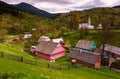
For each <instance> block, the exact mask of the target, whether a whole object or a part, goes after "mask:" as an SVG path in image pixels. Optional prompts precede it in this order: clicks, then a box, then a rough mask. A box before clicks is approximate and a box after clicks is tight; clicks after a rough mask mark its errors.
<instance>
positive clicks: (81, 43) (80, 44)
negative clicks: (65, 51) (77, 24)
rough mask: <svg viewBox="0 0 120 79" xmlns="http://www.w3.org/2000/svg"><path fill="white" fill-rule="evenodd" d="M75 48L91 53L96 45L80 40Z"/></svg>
mask: <svg viewBox="0 0 120 79" xmlns="http://www.w3.org/2000/svg"><path fill="white" fill-rule="evenodd" d="M75 47H76V48H80V49H81V50H83V51H85V52H90V51H93V50H94V49H95V48H96V44H95V43H94V42H93V41H88V40H79V41H78V43H77V44H76V46H75Z"/></svg>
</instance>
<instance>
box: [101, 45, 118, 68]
mask: <svg viewBox="0 0 120 79" xmlns="http://www.w3.org/2000/svg"><path fill="white" fill-rule="evenodd" d="M102 46H103V45H102ZM102 46H101V49H102ZM103 57H105V58H108V63H109V65H108V67H111V64H112V63H115V62H118V63H119V65H120V48H119V47H116V46H112V45H108V44H105V47H104V53H103ZM116 66H117V65H116ZM119 69H120V66H119Z"/></svg>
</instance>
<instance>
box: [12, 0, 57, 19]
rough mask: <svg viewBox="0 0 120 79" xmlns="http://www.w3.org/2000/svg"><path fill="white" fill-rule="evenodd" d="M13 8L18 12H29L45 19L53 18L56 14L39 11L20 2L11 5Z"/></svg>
mask: <svg viewBox="0 0 120 79" xmlns="http://www.w3.org/2000/svg"><path fill="white" fill-rule="evenodd" d="M13 6H15V7H16V8H18V9H20V10H23V11H27V12H30V13H32V14H35V15H39V16H43V17H46V18H53V17H55V15H56V14H50V13H48V12H46V11H43V10H40V9H38V8H36V7H34V6H32V5H30V4H27V3H24V2H22V3H20V4H16V5H13Z"/></svg>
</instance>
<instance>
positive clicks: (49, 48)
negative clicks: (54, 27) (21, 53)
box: [36, 41, 58, 55]
mask: <svg viewBox="0 0 120 79" xmlns="http://www.w3.org/2000/svg"><path fill="white" fill-rule="evenodd" d="M57 45H58V43H54V42H52V41H50V42H46V41H41V42H40V43H39V45H38V46H37V47H36V51H38V52H42V53H45V54H49V55H50V54H51V53H52V52H53V50H54V49H55V48H56V46H57Z"/></svg>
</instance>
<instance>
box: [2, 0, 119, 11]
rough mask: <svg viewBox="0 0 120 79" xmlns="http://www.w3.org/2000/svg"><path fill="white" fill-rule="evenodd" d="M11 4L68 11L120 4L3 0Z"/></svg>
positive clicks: (93, 0)
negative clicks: (26, 4)
mask: <svg viewBox="0 0 120 79" xmlns="http://www.w3.org/2000/svg"><path fill="white" fill-rule="evenodd" d="M2 1H4V2H7V3H9V4H18V3H21V2H26V3H29V4H31V5H33V6H35V7H37V8H39V9H42V10H45V11H48V12H51V13H59V12H68V11H71V10H83V9H89V8H93V7H112V6H115V5H118V4H120V1H119V0H2Z"/></svg>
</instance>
